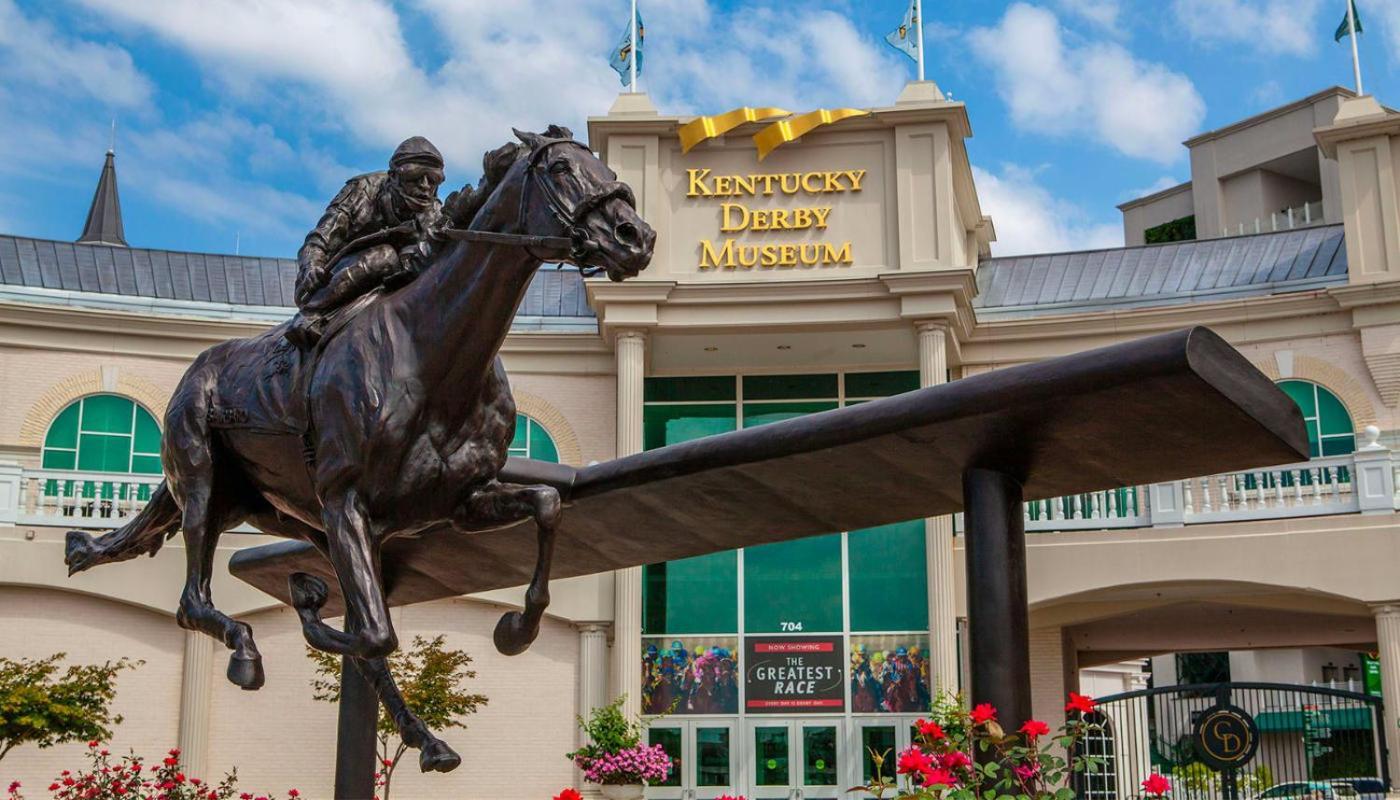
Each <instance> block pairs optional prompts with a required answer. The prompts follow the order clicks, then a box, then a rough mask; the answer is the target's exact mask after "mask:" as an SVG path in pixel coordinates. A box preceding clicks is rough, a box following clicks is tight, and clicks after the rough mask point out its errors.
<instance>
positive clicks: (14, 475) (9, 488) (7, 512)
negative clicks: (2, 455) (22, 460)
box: [0, 461, 24, 525]
mask: <svg viewBox="0 0 1400 800" xmlns="http://www.w3.org/2000/svg"><path fill="white" fill-rule="evenodd" d="M23 483H24V469H23V468H21V467H20V465H19V464H17V463H15V462H13V461H0V525H14V524H16V523H18V522H19V512H20V507H19V505H20V487H21V486H22V485H23Z"/></svg>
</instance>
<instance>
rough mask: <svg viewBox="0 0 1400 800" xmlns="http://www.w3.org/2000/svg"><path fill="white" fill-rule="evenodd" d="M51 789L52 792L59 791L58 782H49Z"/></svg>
mask: <svg viewBox="0 0 1400 800" xmlns="http://www.w3.org/2000/svg"><path fill="white" fill-rule="evenodd" d="M49 791H51V792H56V791H58V784H56V783H51V784H49Z"/></svg>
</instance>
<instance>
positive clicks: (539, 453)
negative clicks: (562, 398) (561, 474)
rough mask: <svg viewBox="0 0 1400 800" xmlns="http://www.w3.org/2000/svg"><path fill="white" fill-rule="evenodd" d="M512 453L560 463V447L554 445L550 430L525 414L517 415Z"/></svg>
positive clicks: (511, 446)
mask: <svg viewBox="0 0 1400 800" xmlns="http://www.w3.org/2000/svg"><path fill="white" fill-rule="evenodd" d="M510 455H511V456H512V457H514V458H533V459H535V460H537V461H550V462H553V463H555V464H557V463H559V448H557V447H555V446H554V439H553V438H551V437H550V435H549V431H546V430H545V429H544V426H543V425H541V424H539V423H538V422H536V421H535V420H534V419H533V418H531V417H528V416H526V415H524V414H516V415H515V438H514V439H512V440H511V442H510Z"/></svg>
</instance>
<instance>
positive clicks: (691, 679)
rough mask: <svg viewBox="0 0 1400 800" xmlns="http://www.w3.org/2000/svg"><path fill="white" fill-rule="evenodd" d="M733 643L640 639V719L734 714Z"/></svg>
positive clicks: (735, 642) (736, 707)
mask: <svg viewBox="0 0 1400 800" xmlns="http://www.w3.org/2000/svg"><path fill="white" fill-rule="evenodd" d="M738 648H739V639H738V637H735V636H667V637H656V638H644V639H642V713H643V714H737V713H739V663H738Z"/></svg>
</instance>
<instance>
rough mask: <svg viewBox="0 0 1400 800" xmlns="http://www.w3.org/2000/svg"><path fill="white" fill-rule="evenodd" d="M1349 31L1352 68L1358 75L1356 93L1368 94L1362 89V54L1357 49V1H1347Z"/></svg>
mask: <svg viewBox="0 0 1400 800" xmlns="http://www.w3.org/2000/svg"><path fill="white" fill-rule="evenodd" d="M1347 29H1348V30H1349V31H1350V32H1351V68H1352V71H1354V72H1355V73H1356V93H1357V94H1366V90H1365V89H1362V88H1361V54H1360V52H1359V51H1358V50H1357V49H1356V0H1347Z"/></svg>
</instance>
